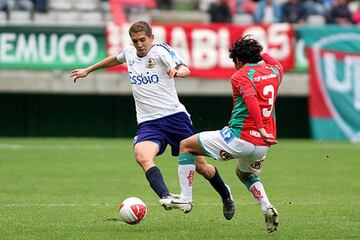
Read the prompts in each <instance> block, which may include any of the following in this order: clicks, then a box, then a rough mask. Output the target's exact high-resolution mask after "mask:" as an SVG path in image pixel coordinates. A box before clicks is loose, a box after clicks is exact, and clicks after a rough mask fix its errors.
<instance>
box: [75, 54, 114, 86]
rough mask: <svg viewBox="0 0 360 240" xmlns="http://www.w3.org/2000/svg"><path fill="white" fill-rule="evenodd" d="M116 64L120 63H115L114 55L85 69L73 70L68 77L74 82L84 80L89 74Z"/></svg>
mask: <svg viewBox="0 0 360 240" xmlns="http://www.w3.org/2000/svg"><path fill="white" fill-rule="evenodd" d="M118 64H121V63H120V62H118V61H117V59H116V55H111V56H109V57H107V58H105V59H103V60H101V61H100V62H98V63H95V64H94V65H91V66H89V67H87V68H84V69H75V70H73V71H71V74H70V77H72V78H74V82H76V80H78V79H79V78H84V77H86V76H87V75H88V74H89V73H91V72H93V71H95V70H98V69H102V68H108V67H112V66H115V65H118Z"/></svg>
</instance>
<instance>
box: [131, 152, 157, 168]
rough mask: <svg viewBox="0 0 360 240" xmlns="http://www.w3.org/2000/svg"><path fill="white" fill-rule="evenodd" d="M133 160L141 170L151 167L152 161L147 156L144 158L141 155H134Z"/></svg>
mask: <svg viewBox="0 0 360 240" xmlns="http://www.w3.org/2000/svg"><path fill="white" fill-rule="evenodd" d="M135 159H136V162H137V163H138V164H139V165H140V166H142V167H143V168H146V166H148V165H152V164H153V162H154V161H153V159H151V158H150V157H149V156H146V155H144V154H141V153H135Z"/></svg>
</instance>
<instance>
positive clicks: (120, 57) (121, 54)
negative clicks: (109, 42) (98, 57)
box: [116, 51, 126, 63]
mask: <svg viewBox="0 0 360 240" xmlns="http://www.w3.org/2000/svg"><path fill="white" fill-rule="evenodd" d="M116 60H117V61H118V62H119V63H124V62H126V58H125V54H124V51H121V52H119V53H118V54H117V55H116Z"/></svg>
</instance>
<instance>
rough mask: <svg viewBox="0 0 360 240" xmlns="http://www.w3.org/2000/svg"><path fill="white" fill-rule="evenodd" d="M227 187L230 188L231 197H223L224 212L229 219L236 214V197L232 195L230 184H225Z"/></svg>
mask: <svg viewBox="0 0 360 240" xmlns="http://www.w3.org/2000/svg"><path fill="white" fill-rule="evenodd" d="M225 186H226V188H227V189H228V190H229V193H230V197H228V198H226V199H223V200H222V202H223V213H224V217H225V218H226V219H227V220H231V219H232V218H233V216H234V214H235V203H234V199H233V197H232V194H231V189H230V187H229V186H228V185H225Z"/></svg>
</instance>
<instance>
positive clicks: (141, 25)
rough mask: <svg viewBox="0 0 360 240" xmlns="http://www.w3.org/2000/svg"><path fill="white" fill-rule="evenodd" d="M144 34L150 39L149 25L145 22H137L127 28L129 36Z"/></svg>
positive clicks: (150, 29)
mask: <svg viewBox="0 0 360 240" xmlns="http://www.w3.org/2000/svg"><path fill="white" fill-rule="evenodd" d="M137 32H145V34H146V36H148V37H150V36H151V35H152V28H151V26H150V24H149V23H147V22H145V21H137V22H135V23H134V24H133V25H131V27H130V28H129V35H130V37H131V33H137Z"/></svg>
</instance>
